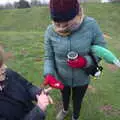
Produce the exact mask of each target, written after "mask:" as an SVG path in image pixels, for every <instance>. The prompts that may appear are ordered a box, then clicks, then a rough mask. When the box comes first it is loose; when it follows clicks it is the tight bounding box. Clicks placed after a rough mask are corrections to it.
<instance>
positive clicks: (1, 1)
mask: <svg viewBox="0 0 120 120" xmlns="http://www.w3.org/2000/svg"><path fill="white" fill-rule="evenodd" d="M15 1H19V0H0V4H5V3H7V2H9V3H14V2H15ZM26 1H29V2H30V1H31V0H26ZM40 1H41V2H42V3H43V2H48V1H49V0H40Z"/></svg>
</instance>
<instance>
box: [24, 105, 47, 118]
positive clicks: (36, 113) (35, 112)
mask: <svg viewBox="0 0 120 120" xmlns="http://www.w3.org/2000/svg"><path fill="white" fill-rule="evenodd" d="M38 119H39V120H44V119H45V112H43V111H42V110H41V109H40V108H39V107H38V106H35V107H34V108H33V109H32V110H31V111H30V113H28V115H27V116H26V117H25V118H24V120H38Z"/></svg>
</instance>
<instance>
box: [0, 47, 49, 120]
mask: <svg viewBox="0 0 120 120" xmlns="http://www.w3.org/2000/svg"><path fill="white" fill-rule="evenodd" d="M5 56H6V55H5V52H4V50H3V49H2V47H0V120H44V119H45V110H46V108H47V106H48V104H49V97H48V95H46V94H45V93H44V92H43V91H41V89H40V88H38V87H36V86H34V85H32V84H31V83H30V82H28V81H27V80H26V79H24V78H23V77H22V76H21V75H19V74H18V73H17V72H15V71H13V70H11V69H9V68H7V66H6V65H5V64H4V60H5V58H6V57H5ZM40 93H41V94H40ZM33 101H36V104H34V103H33Z"/></svg>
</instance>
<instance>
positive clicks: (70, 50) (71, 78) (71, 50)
mask: <svg viewBox="0 0 120 120" xmlns="http://www.w3.org/2000/svg"><path fill="white" fill-rule="evenodd" d="M70 38H71V37H70V36H69V40H70V50H69V52H70V51H72V48H71V42H72V41H71V39H70ZM71 71H72V78H71V79H72V86H73V68H71Z"/></svg>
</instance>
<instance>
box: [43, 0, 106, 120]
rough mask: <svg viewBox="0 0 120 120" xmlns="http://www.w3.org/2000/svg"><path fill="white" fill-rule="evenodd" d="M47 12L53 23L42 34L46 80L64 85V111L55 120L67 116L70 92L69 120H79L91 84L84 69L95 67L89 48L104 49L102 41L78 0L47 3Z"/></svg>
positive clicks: (92, 21)
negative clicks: (83, 101) (48, 4)
mask: <svg viewBox="0 0 120 120" xmlns="http://www.w3.org/2000/svg"><path fill="white" fill-rule="evenodd" d="M50 13H51V18H52V20H53V24H52V25H49V26H48V28H47V30H46V34H45V63H44V75H45V80H46V79H52V78H53V77H54V78H55V79H57V80H59V81H61V82H62V83H63V84H64V86H65V87H64V89H63V90H61V93H62V99H63V109H62V110H61V111H60V112H59V113H58V115H57V120H63V119H64V118H65V116H66V115H67V113H68V107H69V100H70V95H71V91H72V98H73V115H72V120H78V118H79V112H80V108H81V103H82V99H83V97H84V95H85V92H86V90H87V87H88V84H89V82H90V77H89V75H88V74H87V72H86V71H85V69H87V68H88V67H90V66H91V65H93V64H94V62H93V60H92V58H91V56H90V55H89V52H90V48H91V46H92V45H100V46H105V41H104V38H103V34H102V32H101V30H100V28H99V26H98V24H97V22H96V20H95V19H93V18H91V17H87V16H84V14H83V10H82V8H80V5H79V2H78V0H50ZM96 60H98V59H97V57H96Z"/></svg>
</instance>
